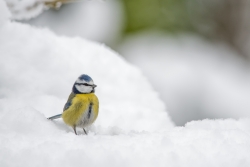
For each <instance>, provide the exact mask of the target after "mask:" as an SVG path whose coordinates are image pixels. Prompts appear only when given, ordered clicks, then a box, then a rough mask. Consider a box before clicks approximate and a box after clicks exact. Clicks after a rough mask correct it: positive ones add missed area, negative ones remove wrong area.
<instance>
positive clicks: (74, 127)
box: [73, 125, 77, 135]
mask: <svg viewBox="0 0 250 167" xmlns="http://www.w3.org/2000/svg"><path fill="white" fill-rule="evenodd" d="M73 129H74V132H75V134H76V135H77V133H76V126H75V125H74V126H73Z"/></svg>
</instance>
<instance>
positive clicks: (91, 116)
mask: <svg viewBox="0 0 250 167" xmlns="http://www.w3.org/2000/svg"><path fill="white" fill-rule="evenodd" d="M94 120H95V113H94V111H93V105H92V104H90V106H89V107H88V108H87V109H86V111H84V112H83V114H82V116H81V118H80V120H79V121H78V122H77V124H76V126H77V127H81V128H84V127H86V126H89V125H91V124H92V123H93V122H94Z"/></svg>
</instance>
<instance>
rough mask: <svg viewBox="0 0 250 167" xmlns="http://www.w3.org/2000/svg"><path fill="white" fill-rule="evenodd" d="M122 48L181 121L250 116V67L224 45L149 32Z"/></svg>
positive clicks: (133, 38) (123, 45)
mask: <svg viewBox="0 0 250 167" xmlns="http://www.w3.org/2000/svg"><path fill="white" fill-rule="evenodd" d="M119 51H120V53H121V54H122V55H124V56H125V57H126V58H127V60H129V61H130V62H131V63H134V64H135V65H137V66H138V67H140V68H141V69H142V71H143V73H144V75H146V76H147V77H148V79H149V81H150V82H151V83H152V85H153V86H154V88H155V90H157V91H158V92H159V93H160V96H161V98H162V99H163V100H164V102H165V103H166V104H167V107H168V110H169V114H170V116H171V118H172V119H173V121H174V122H175V123H176V124H177V125H184V124H185V123H186V122H188V121H191V120H199V119H204V118H236V119H237V118H241V117H249V116H250V112H249V110H250V96H249V95H250V86H249V85H250V77H249V72H250V69H249V65H248V64H247V63H246V62H244V61H243V60H241V59H240V58H239V57H240V56H239V55H237V53H235V51H234V50H232V49H230V48H229V47H227V46H225V45H223V44H221V43H216V42H213V43H211V42H208V41H206V40H204V39H202V38H200V37H197V36H194V35H191V34H190V35H187V34H182V35H176V36H174V35H172V36H171V35H169V34H164V33H159V32H158V33H156V32H152V31H150V32H148V31H147V32H144V33H141V34H137V35H133V36H131V37H128V38H127V39H126V40H125V42H124V43H123V44H122V45H121V48H120V50H119Z"/></svg>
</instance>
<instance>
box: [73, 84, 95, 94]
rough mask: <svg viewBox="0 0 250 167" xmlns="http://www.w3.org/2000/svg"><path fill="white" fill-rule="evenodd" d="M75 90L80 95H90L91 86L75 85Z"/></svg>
mask: <svg viewBox="0 0 250 167" xmlns="http://www.w3.org/2000/svg"><path fill="white" fill-rule="evenodd" d="M76 89H77V90H78V91H79V92H81V93H90V92H91V91H92V87H91V86H84V85H76Z"/></svg>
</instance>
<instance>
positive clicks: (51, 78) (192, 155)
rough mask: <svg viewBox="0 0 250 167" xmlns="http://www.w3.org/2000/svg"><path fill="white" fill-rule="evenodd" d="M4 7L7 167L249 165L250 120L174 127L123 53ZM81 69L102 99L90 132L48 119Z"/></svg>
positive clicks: (0, 50)
mask: <svg viewBox="0 0 250 167" xmlns="http://www.w3.org/2000/svg"><path fill="white" fill-rule="evenodd" d="M0 11H1V15H0V37H1V38H0V78H1V80H0V122H1V126H0V166H1V167H2V166H3V167H9V166H13V167H14V166H15V167H17V166H20V167H21V166H22V167H23V166H27V167H29V166H30V167H33V166H48V167H50V166H53V167H54V166H61V167H64V166H65V167H66V166H173V167H174V166H177V167H178V166H183V167H184V166H194V167H200V166H205V167H206V166H213V167H217V166H218V167H219V166H222V165H223V166H229V167H238V166H243V167H244V166H249V165H250V156H249V151H250V136H249V133H250V128H249V127H250V120H249V119H240V120H233V119H228V120H203V121H196V122H190V123H188V124H187V125H186V126H185V127H174V126H173V123H172V122H171V120H170V118H169V117H168V114H167V111H166V108H165V106H164V104H163V102H162V101H161V100H160V99H159V96H158V94H157V93H156V92H155V91H153V90H152V87H151V86H150V85H149V83H148V81H147V79H146V78H145V77H143V76H142V74H141V72H140V71H139V70H138V69H137V68H136V67H134V66H132V65H130V64H129V63H127V62H126V61H125V60H124V59H123V58H121V57H120V56H119V55H118V54H117V53H115V52H113V51H112V50H110V49H108V48H107V47H105V46H104V45H101V44H98V43H94V42H90V41H86V40H83V39H81V38H68V37H58V36H56V35H55V34H53V33H52V32H51V31H50V30H47V29H37V28H34V27H31V26H28V25H25V24H20V23H15V22H9V21H8V19H7V16H8V12H7V10H6V6H5V5H4V3H3V1H1V0H0ZM82 73H87V74H89V75H90V76H91V77H92V78H93V79H94V81H95V83H96V84H97V85H98V87H97V89H96V94H97V96H98V97H99V100H100V115H99V117H98V118H97V121H96V123H95V124H94V125H93V126H92V127H91V128H89V129H88V130H89V135H88V136H86V135H83V134H82V133H81V135H79V136H76V135H74V133H73V131H72V129H71V128H70V127H68V126H66V125H65V124H64V123H63V122H62V120H56V121H49V120H47V119H46V117H48V116H51V115H54V114H58V113H61V112H62V108H63V105H64V103H65V101H66V99H67V96H68V95H69V93H70V91H71V87H72V84H73V83H74V81H75V79H76V78H77V77H78V76H79V75H80V74H82ZM78 131H79V132H80V129H78Z"/></svg>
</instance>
